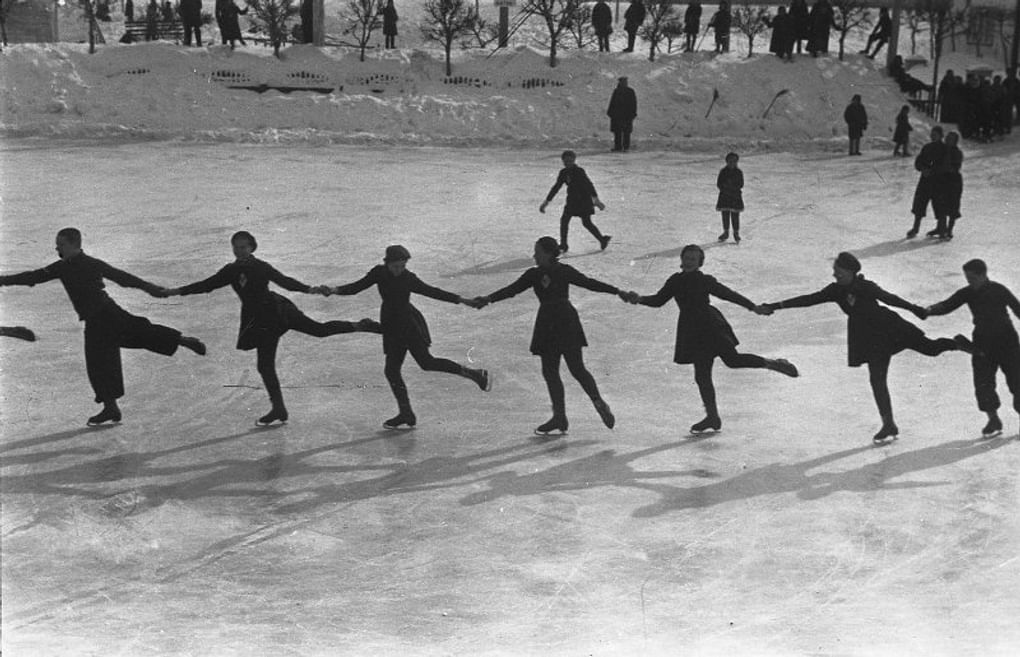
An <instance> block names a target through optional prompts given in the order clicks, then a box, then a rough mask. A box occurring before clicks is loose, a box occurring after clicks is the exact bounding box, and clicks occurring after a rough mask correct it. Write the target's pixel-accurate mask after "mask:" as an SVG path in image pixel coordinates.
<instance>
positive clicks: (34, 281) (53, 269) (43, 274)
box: [0, 260, 63, 286]
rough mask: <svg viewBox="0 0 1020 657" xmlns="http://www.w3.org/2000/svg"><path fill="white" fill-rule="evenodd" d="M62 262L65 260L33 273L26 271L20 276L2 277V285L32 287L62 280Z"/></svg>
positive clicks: (0, 278) (0, 280)
mask: <svg viewBox="0 0 1020 657" xmlns="http://www.w3.org/2000/svg"><path fill="white" fill-rule="evenodd" d="M62 262H63V260H58V261H57V262H55V263H53V264H52V265H49V266H47V267H43V268H42V269H33V270H32V271H24V272H21V273H18V274H8V275H7V276H0V285H29V286H32V285H38V284H39V283H46V282H47V281H53V280H56V279H58V278H60V266H61V263H62Z"/></svg>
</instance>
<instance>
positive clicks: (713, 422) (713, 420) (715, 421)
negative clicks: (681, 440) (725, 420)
mask: <svg viewBox="0 0 1020 657" xmlns="http://www.w3.org/2000/svg"><path fill="white" fill-rule="evenodd" d="M720 429H722V420H721V419H720V418H719V416H714V417H713V416H709V417H706V418H705V419H704V420H702V421H700V422H695V423H694V424H692V425H691V433H693V434H699V433H707V432H709V431H711V432H712V433H715V432H716V431H719V430H720Z"/></svg>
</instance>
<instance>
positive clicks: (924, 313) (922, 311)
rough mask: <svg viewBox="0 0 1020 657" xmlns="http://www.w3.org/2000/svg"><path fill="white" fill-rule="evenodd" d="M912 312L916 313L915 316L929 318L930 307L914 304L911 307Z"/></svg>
mask: <svg viewBox="0 0 1020 657" xmlns="http://www.w3.org/2000/svg"><path fill="white" fill-rule="evenodd" d="M910 312H912V313H914V316H915V317H917V318H918V319H928V309H927V308H924V307H922V306H914V307H913V308H911V309H910Z"/></svg>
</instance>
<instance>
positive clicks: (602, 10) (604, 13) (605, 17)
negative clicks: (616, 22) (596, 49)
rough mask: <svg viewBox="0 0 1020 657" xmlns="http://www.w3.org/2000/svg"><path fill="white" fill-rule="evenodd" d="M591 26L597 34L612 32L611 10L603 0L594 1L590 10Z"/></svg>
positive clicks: (606, 34)
mask: <svg viewBox="0 0 1020 657" xmlns="http://www.w3.org/2000/svg"><path fill="white" fill-rule="evenodd" d="M591 26H592V28H593V29H594V30H595V34H597V35H600V36H602V35H605V36H608V35H610V34H612V33H613V10H612V9H610V8H609V5H607V4H606V3H604V2H599V3H596V5H595V6H594V7H592V10H591Z"/></svg>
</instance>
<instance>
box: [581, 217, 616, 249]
mask: <svg viewBox="0 0 1020 657" xmlns="http://www.w3.org/2000/svg"><path fill="white" fill-rule="evenodd" d="M581 224H582V225H583V226H584V227H585V228H587V229H588V232H589V233H591V234H592V235H593V236H594V237H595V239H597V240H598V241H599V248H601V249H602V250H603V251H605V250H606V246H608V245H609V240H610V239H612V238H611V237H610V236H609V235H603V234H602V232H601V231H600V230H599V228H598V226H596V225H595V222H593V221H592V220H591V215H588V216H585V217H581Z"/></svg>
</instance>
